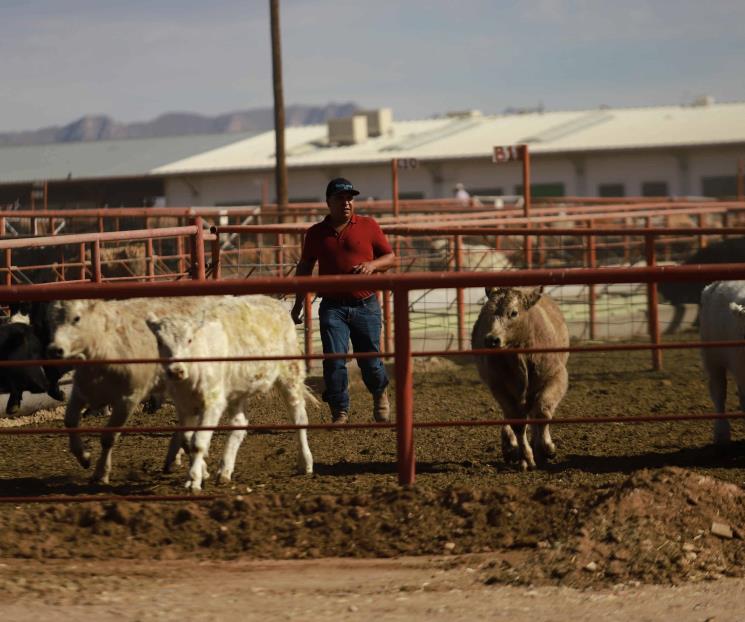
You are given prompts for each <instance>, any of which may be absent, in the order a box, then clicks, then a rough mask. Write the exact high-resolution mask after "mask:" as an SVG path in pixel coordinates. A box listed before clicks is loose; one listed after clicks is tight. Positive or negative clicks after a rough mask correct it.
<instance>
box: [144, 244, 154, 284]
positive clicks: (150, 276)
mask: <svg viewBox="0 0 745 622" xmlns="http://www.w3.org/2000/svg"><path fill="white" fill-rule="evenodd" d="M145 261H146V262H147V280H148V281H154V280H155V252H154V249H153V239H152V238H148V239H147V240H146V242H145Z"/></svg>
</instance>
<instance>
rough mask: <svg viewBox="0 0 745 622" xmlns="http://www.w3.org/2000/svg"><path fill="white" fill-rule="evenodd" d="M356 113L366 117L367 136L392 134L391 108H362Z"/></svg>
mask: <svg viewBox="0 0 745 622" xmlns="http://www.w3.org/2000/svg"><path fill="white" fill-rule="evenodd" d="M358 114H361V115H365V117H366V118H367V135H368V136H370V137H375V136H390V135H391V134H393V110H391V109H390V108H377V109H375V110H362V111H360V112H359V113H358Z"/></svg>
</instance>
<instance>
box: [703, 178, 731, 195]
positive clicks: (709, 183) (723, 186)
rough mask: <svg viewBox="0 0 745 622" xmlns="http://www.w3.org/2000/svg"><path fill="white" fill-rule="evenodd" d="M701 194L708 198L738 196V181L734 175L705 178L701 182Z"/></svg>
mask: <svg viewBox="0 0 745 622" xmlns="http://www.w3.org/2000/svg"><path fill="white" fill-rule="evenodd" d="M701 194H703V195H704V196H706V197H734V196H737V179H736V178H735V176H734V175H720V176H718V177H704V178H703V179H702V180H701Z"/></svg>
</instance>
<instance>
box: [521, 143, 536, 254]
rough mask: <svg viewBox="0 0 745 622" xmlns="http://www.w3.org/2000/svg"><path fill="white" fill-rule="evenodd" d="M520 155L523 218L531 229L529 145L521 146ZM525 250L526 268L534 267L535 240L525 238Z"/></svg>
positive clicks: (528, 237) (527, 236) (526, 225)
mask: <svg viewBox="0 0 745 622" xmlns="http://www.w3.org/2000/svg"><path fill="white" fill-rule="evenodd" d="M519 149H520V155H521V156H522V157H521V159H522V163H523V216H524V217H525V227H526V228H528V229H530V208H531V203H532V194H531V188H530V151H529V149H528V145H520V146H519ZM523 246H524V248H525V267H526V268H532V267H533V240H532V239H531V237H530V236H529V235H526V236H525V239H524V241H523Z"/></svg>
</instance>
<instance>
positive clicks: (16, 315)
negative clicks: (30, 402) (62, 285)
mask: <svg viewBox="0 0 745 622" xmlns="http://www.w3.org/2000/svg"><path fill="white" fill-rule="evenodd" d="M48 306H49V303H48V302H33V303H29V302H18V303H11V304H10V305H9V308H10V319H11V321H10V323H8V324H5V325H4V326H3V327H2V329H3V331H4V332H5V333H6V334H7V337H8V339H9V340H3V342H2V343H0V359H1V360H21V359H29V360H32V359H44V358H47V355H46V349H47V346H48V345H49V342H50V341H51V329H50V326H49V320H48V318H47V307H48ZM38 369H41V370H42V373H43V375H44V382H40V381H39V378H38V377H37V373H36V372H37V370H38ZM70 369H71V368H70V367H60V366H44V367H42V368H40V367H17V368H15V367H14V368H7V367H6V368H3V370H2V371H3V374H2V375H3V376H5V375H8V374H9V375H8V377H9V378H10V379H11V380H9V381H6V382H2V383H0V389H4V390H5V391H7V392H9V393H10V396H9V397H8V405H7V407H6V412H7V413H8V414H13V413H15V412H17V411H18V409H19V408H20V405H21V396H22V394H23V391H24V390H25V391H31V392H32V393H45V392H46V393H47V394H48V395H49V396H50V397H52V398H54V399H56V400H59V401H62V400H64V399H65V394H64V393H63V392H62V390H61V389H60V387H59V380H60V378H61V377H62V376H63V375H64V374H66V373H67V372H68V371H69V370H70ZM26 386H27V387H28V388H25V389H24V388H20V387H26ZM41 386H44V387H45V388H44V389H40V387H41ZM19 388H20V392H19Z"/></svg>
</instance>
